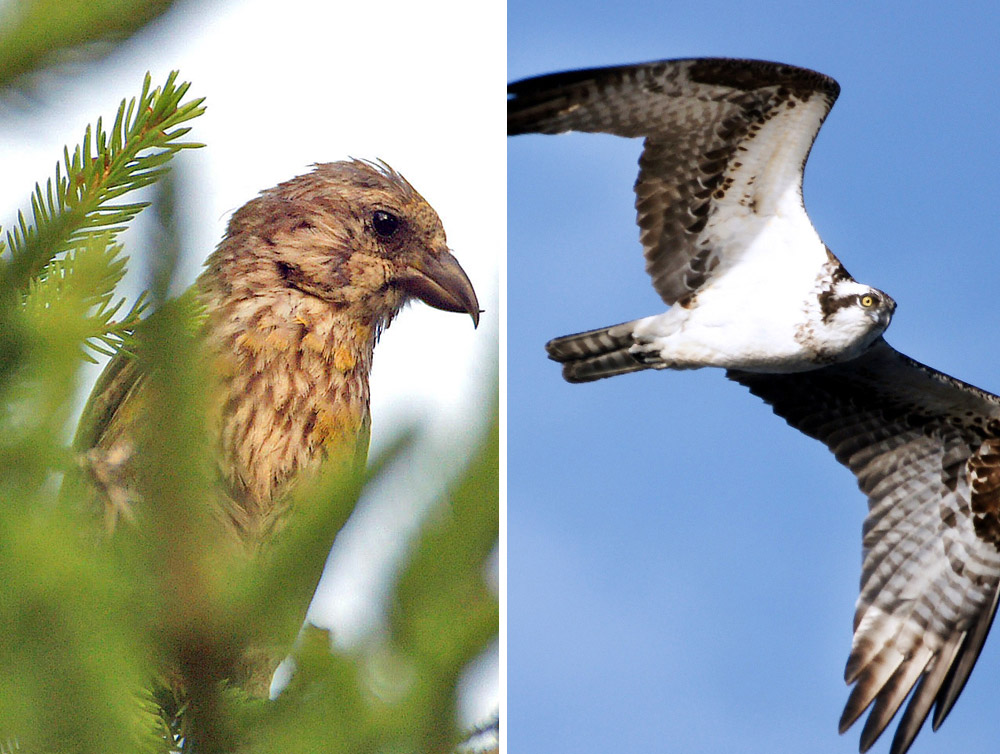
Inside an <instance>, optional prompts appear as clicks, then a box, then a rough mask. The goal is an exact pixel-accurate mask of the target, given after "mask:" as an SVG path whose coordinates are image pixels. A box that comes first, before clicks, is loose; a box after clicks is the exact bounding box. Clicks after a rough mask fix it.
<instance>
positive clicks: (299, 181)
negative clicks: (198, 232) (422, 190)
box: [208, 160, 480, 325]
mask: <svg viewBox="0 0 1000 754" xmlns="http://www.w3.org/2000/svg"><path fill="white" fill-rule="evenodd" d="M208 265H209V270H210V271H214V272H215V273H216V275H218V276H220V277H223V278H225V279H226V280H225V283H226V286H227V287H228V288H230V289H232V288H236V287H240V286H241V285H242V286H246V285H250V284H251V281H252V284H253V285H254V286H255V287H256V290H257V292H258V293H259V292H260V291H261V287H263V288H265V289H266V288H268V287H275V288H277V289H281V288H292V289H297V290H299V291H301V292H302V293H305V294H308V295H310V296H314V297H316V298H319V299H322V300H324V301H327V302H329V303H330V304H333V305H335V306H345V307H350V308H351V309H352V311H354V312H355V313H357V314H359V315H360V316H366V317H371V318H373V319H375V320H378V321H383V322H388V321H389V320H391V319H392V317H393V316H394V315H395V313H396V312H398V311H399V309H400V308H401V307H402V306H403V305H404V304H405V303H406V302H407V301H408V300H410V299H412V298H416V299H420V300H421V301H424V302H426V303H427V304H429V305H431V306H433V307H435V308H437V309H443V310H444V311H450V312H466V313H467V314H469V316H471V317H472V320H473V323H474V324H477V325H478V323H479V314H480V311H479V303H478V301H477V299H476V292H475V290H474V289H473V287H472V283H471V282H470V281H469V278H468V276H467V275H466V274H465V271H464V270H463V269H462V267H461V265H460V264H459V263H458V260H456V259H455V257H454V256H453V255H452V254H451V252H450V250H449V249H448V244H447V238H446V236H445V232H444V227H443V226H442V224H441V219H440V218H439V217H438V215H437V212H435V211H434V209H433V208H432V207H431V206H430V204H428V203H427V201H426V200H425V199H424V198H423V197H422V196H421V195H420V194H419V193H417V191H416V190H415V189H414V188H413V187H412V186H411V185H410V184H409V182H407V181H406V179H405V178H403V177H402V176H401V175H399V173H397V172H395V171H394V170H393V169H392V168H390V167H389V166H388V165H386V164H384V163H370V162H364V161H361V160H350V161H344V162H332V163H323V164H319V165H316V166H315V168H314V169H313V171H312V172H311V173H307V174H306V175H302V176H299V177H297V178H293V179H292V180H290V181H287V182H285V183H282V184H279V185H278V186H276V187H274V188H273V189H269V190H267V191H265V192H263V193H262V194H261V195H260V196H259V197H257V198H256V199H254V200H252V201H250V202H248V203H247V204H246V205H244V206H243V207H242V208H240V209H239V210H238V211H237V212H236V213H235V214H234V215H233V217H232V219H231V220H230V223H229V232H228V234H227V237H226V240H225V241H223V243H222V244H221V245H220V247H219V249H218V250H217V251H216V253H215V254H214V255H213V257H212V259H210V260H209V262H208Z"/></svg>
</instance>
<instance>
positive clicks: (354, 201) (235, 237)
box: [74, 159, 480, 544]
mask: <svg viewBox="0 0 1000 754" xmlns="http://www.w3.org/2000/svg"><path fill="white" fill-rule="evenodd" d="M190 295H191V296H193V298H194V301H195V306H194V307H192V308H200V311H201V312H202V314H201V319H202V321H203V324H201V326H200V341H201V343H202V344H203V350H204V352H205V355H206V359H207V360H208V361H209V362H210V364H211V370H210V371H211V374H212V375H213V381H214V384H213V386H212V391H211V395H212V396H213V398H212V401H211V410H210V413H211V416H210V417H206V425H207V426H206V431H207V432H208V433H209V436H210V437H211V438H212V445H213V446H214V449H215V458H216V465H217V470H218V474H217V477H218V481H219V487H220V490H221V491H222V493H223V494H222V495H221V498H220V499H221V503H222V508H223V516H222V517H223V518H224V520H225V523H226V524H227V525H228V526H229V527H230V529H231V530H232V531H233V532H234V533H235V534H236V536H237V537H238V538H240V539H242V540H243V541H245V542H248V543H254V544H257V543H260V542H261V541H263V540H264V539H266V537H267V536H268V534H269V533H270V532H271V531H272V530H273V527H274V524H275V517H276V515H277V514H278V513H279V512H280V510H281V508H280V505H279V502H280V501H281V500H282V499H283V497H285V496H286V494H287V493H288V491H289V489H290V487H291V486H292V484H293V483H294V482H295V480H296V479H298V478H300V477H301V476H302V475H303V474H305V473H309V472H311V471H314V470H315V469H316V468H318V466H319V465H320V464H321V463H322V462H324V461H327V462H333V459H336V462H338V463H341V464H344V465H348V466H350V465H355V466H356V465H358V464H359V463H363V460H364V458H365V457H366V455H367V450H368V438H369V427H370V414H369V382H368V378H369V373H370V370H371V366H372V359H373V353H374V349H375V344H376V342H377V341H378V339H379V336H380V334H381V333H382V331H383V330H384V329H385V328H386V327H388V326H389V324H390V323H391V322H392V320H393V319H394V318H395V317H396V315H397V314H398V313H399V312H400V310H401V309H402V308H403V307H404V305H406V304H407V303H408V302H409V301H412V300H420V301H423V302H425V303H427V304H429V305H430V306H432V307H434V308H437V309H441V310H444V311H447V312H461V313H466V314H468V315H469V316H471V318H472V321H473V324H474V325H478V323H479V315H480V310H479V304H478V301H477V298H476V293H475V290H474V289H473V287H472V283H471V282H470V281H469V278H468V276H467V275H466V274H465V271H464V270H463V269H462V267H461V265H460V264H459V262H458V260H457V259H456V258H455V257H454V256H453V255H452V253H451V251H450V250H449V248H448V245H447V238H446V235H445V231H444V227H443V225H442V223H441V220H440V218H439V217H438V215H437V213H436V212H435V211H434V209H433V208H432V207H431V206H430V204H428V203H427V201H426V200H425V199H424V198H423V197H422V196H421V195H420V194H419V193H418V192H417V191H416V189H414V188H413V186H412V185H411V184H410V183H409V182H408V181H407V180H406V179H405V178H404V177H403V176H402V175H400V174H399V173H397V172H396V171H395V170H393V169H392V168H391V167H390V166H388V165H387V164H385V163H383V162H368V161H364V160H356V159H352V160H345V161H340V162H331V163H321V164H317V165H315V166H314V168H313V170H312V171H311V172H309V173H306V174H304V175H300V176H298V177H295V178H292V179H291V180H288V181H286V182H284V183H281V184H279V185H277V186H275V187H274V188H270V189H267V190H265V191H262V192H261V193H260V195H259V196H257V197H255V198H254V199H251V200H250V201H249V202H247V203H246V204H244V205H243V206H242V207H240V208H239V209H238V210H236V211H235V212H234V213H233V215H232V216H231V218H230V220H229V223H228V228H227V231H226V234H225V237H224V238H223V239H222V241H221V242H220V243H219V245H218V247H217V249H216V250H215V251H214V253H212V254H211V255H210V256H209V257H208V259H207V261H206V262H205V269H204V271H203V272H202V274H201V275H200V276H199V278H198V279H197V281H196V282H195V284H194V286H193V290H192V291H191V294H190ZM154 316H155V315H154ZM139 334H140V335H141V333H139ZM144 377H145V375H144V374H143V372H142V367H141V365H140V364H139V363H138V361H137V360H136V359H135V358H133V357H132V356H131V355H130V354H129V353H126V352H124V351H121V352H119V353H118V354H117V355H116V356H115V357H114V358H113V359H112V360H111V361H110V362H109V364H108V365H107V367H106V368H105V370H104V372H103V373H102V375H101V376H100V377H99V378H98V381H97V383H96V385H95V388H94V390H93V392H92V394H91V397H90V399H89V401H88V402H87V405H86V406H85V408H84V410H83V415H82V418H81V421H80V425H79V426H80V429H79V430H78V432H77V435H76V438H75V440H74V447H75V449H76V450H77V451H78V452H80V453H81V454H83V456H84V458H85V459H86V460H85V464H86V467H87V470H88V472H89V475H90V476H91V478H92V479H93V480H94V481H95V486H96V487H97V488H98V489H99V490H101V491H102V492H103V495H102V497H103V499H104V502H105V518H106V521H107V528H108V529H109V530H113V529H114V527H115V526H116V525H117V524H118V522H119V521H120V520H121V519H122V518H128V517H129V516H130V514H131V511H132V508H133V506H134V505H135V504H136V500H135V478H134V477H135V465H136V463H137V459H136V458H135V448H134V437H133V435H134V432H135V424H136V422H137V421H138V420H139V419H138V415H139V412H140V411H141V406H142V401H143V398H142V392H143V384H144V382H145V379H144Z"/></svg>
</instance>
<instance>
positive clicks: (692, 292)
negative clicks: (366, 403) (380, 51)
mask: <svg viewBox="0 0 1000 754" xmlns="http://www.w3.org/2000/svg"><path fill="white" fill-rule="evenodd" d="M839 91H840V88H839V85H838V84H837V83H836V82H835V81H834V80H833V79H832V78H830V77H828V76H825V75H823V74H820V73H817V72H815V71H810V70H807V69H803V68H798V67H795V66H790V65H784V64H780V63H771V62H766V61H752V60H738V59H711V58H705V59H687V60H666V61H655V62H650V63H642V64H637V65H626V66H614V67H608V68H597V69H588V70H581V71H570V72H565V73H557V74H550V75H545V76H540V77H535V78H529V79H525V80H522V81H518V82H515V83H513V84H511V85H510V86H509V89H508V93H509V94H508V133H509V134H522V133H533V132H538V133H560V132H563V131H568V130H574V131H590V132H604V133H611V134H616V135H619V136H626V137H638V136H643V137H645V146H644V150H643V153H642V156H641V158H640V171H639V177H638V180H637V182H636V186H635V189H636V209H637V213H638V224H639V227H640V239H641V242H642V246H643V249H644V251H645V257H646V266H647V271H648V272H649V273H650V275H651V277H652V279H653V285H654V288H655V289H656V290H657V292H658V293H659V294H660V296H661V297H662V298H663V299H664V301H665V302H666V303H667V304H669V305H670V306H671V309H669V310H668V311H667V313H666V314H661V315H656V316H653V317H648V318H645V319H640V320H636V321H634V322H629V323H625V324H622V325H617V326H613V327H610V328H603V329H599V330H592V331H589V332H585V333H581V334H578V335H570V336H567V337H563V338H556V339H554V340H552V341H550V342H549V343H548V344H547V346H546V348H547V350H548V353H549V356H550V358H552V359H554V360H556V361H558V362H561V363H562V364H563V376H564V377H565V378H566V379H567V380H568V381H570V382H587V381H591V380H596V379H601V378H605V377H610V376H614V375H617V374H622V373H627V372H633V371H638V370H641V369H645V368H649V367H653V368H674V369H687V368H698V367H702V366H717V367H722V368H724V369H725V370H726V375H727V377H728V378H729V379H730V380H733V381H735V382H737V383H739V384H742V385H744V386H746V387H747V388H749V389H750V391H751V393H753V394H754V395H756V396H758V397H760V398H761V399H763V400H764V401H765V402H766V403H768V404H769V405H770V406H771V407H772V409H773V410H774V412H775V413H776V414H777V415H778V416H780V417H782V418H784V419H785V420H786V421H787V422H788V424H789V425H790V426H792V427H794V428H796V429H798V430H800V431H801V432H803V433H805V434H806V435H808V436H810V437H813V438H815V439H818V440H819V441H821V442H822V443H823V444H825V445H826V446H827V447H828V448H829V449H830V450H831V451H832V452H833V453H834V456H835V458H836V459H837V461H838V462H839V463H841V464H842V465H844V466H846V467H847V468H848V469H849V470H850V471H851V472H852V473H853V474H854V476H855V477H856V479H857V482H858V485H859V487H860V489H861V491H862V492H863V493H864V494H865V496H866V497H867V499H868V515H867V518H866V520H865V522H864V526H863V539H862V550H863V557H862V574H861V583H860V595H859V598H858V601H857V604H856V608H855V616H854V635H853V639H852V645H851V650H850V653H849V656H848V661H847V664H846V667H845V674H844V677H845V680H846V682H847V683H848V684H849V685H852V686H853V688H852V689H851V692H850V694H849V697H848V701H847V703H846V705H845V708H844V711H843V714H842V716H841V719H840V726H839V727H840V732H841V733H844V732H845V731H846V730H847V729H849V728H850V727H851V726H852V725H853V724H854V722H856V721H857V720H858V719H859V718H860V717H861V716H862V715H863V714H864V713H865V711H866V710H869V709H870V712H869V714H868V717H867V719H866V721H865V724H864V726H863V729H862V732H861V737H860V750H861V751H862V752H864V751H867V750H868V749H869V748H870V747H871V746H872V745H873V744H874V743H875V741H876V740H877V739H878V738H879V736H880V735H881V734H882V733H883V732H884V731H885V730H886V728H887V727H888V726H889V725H890V723H891V722H892V719H893V717H894V716H895V715H896V713H897V712H898V711H899V709H900V708H901V707H902V705H903V703H904V702H905V701H906V699H907V696H908V695H909V702H908V703H907V704H906V707H905V709H904V711H903V714H902V717H901V719H900V722H899V723H898V725H897V728H896V732H895V734H894V737H893V740H892V743H891V745H890V751H891V752H892V754H904V753H905V752H906V751H907V750H908V749H909V748H910V746H911V744H912V743H913V741H914V739H915V738H916V736H917V734H918V733H919V731H920V729H921V727H922V726H923V723H924V722H925V720H926V718H927V717H928V715H929V714H930V712H931V708H932V707H933V710H934V711H933V718H932V720H933V728H934V729H935V730H936V729H937V728H938V727H939V726H940V725H941V724H942V723H943V722H944V720H945V718H946V717H947V716H948V714H949V712H950V711H951V709H952V708H953V706H954V704H955V702H956V700H957V699H958V696H959V694H960V693H961V691H962V689H963V688H964V686H965V683H966V681H967V679H968V677H969V674H970V673H971V671H972V669H973V666H974V665H975V662H976V659H977V658H978V656H979V653H980V651H981V649H982V646H983V642H984V641H985V639H986V636H987V634H988V632H989V629H990V626H991V624H992V621H993V617H994V615H995V613H996V608H997V601H998V595H1000V398H998V397H997V396H996V395H993V394H991V393H989V392H986V391H984V390H981V389H979V388H976V387H974V386H972V385H969V384H967V383H964V382H962V381H960V380H957V379H955V378H953V377H950V376H948V375H946V374H944V373H942V372H940V371H938V370H936V369H933V368H932V367H929V366H926V365H923V364H921V363H919V362H917V361H915V360H913V359H911V358H909V357H908V356H905V355H904V354H901V353H899V352H898V351H896V350H895V349H894V348H893V347H892V346H891V345H889V343H888V342H887V341H886V339H885V337H884V333H885V330H886V328H887V327H888V326H889V323H890V321H891V317H892V314H893V313H894V311H895V302H894V301H893V300H892V299H891V298H890V297H889V296H888V295H886V294H884V293H883V292H882V291H879V290H877V289H866V288H865V287H864V286H863V285H861V284H859V283H857V282H856V281H854V280H853V278H851V277H850V276H849V275H848V274H847V273H846V271H845V270H844V268H843V266H842V265H840V263H839V262H838V261H837V260H836V258H835V257H834V256H833V254H832V252H830V251H829V250H828V249H827V248H826V247H825V245H823V244H822V242H821V241H820V240H819V237H818V235H817V234H816V232H815V230H814V229H813V228H812V224H811V223H810V222H809V220H808V216H807V214H806V212H805V208H804V205H803V202H802V177H803V171H804V169H805V163H806V159H807V158H808V155H809V152H810V150H811V147H812V143H813V141H814V139H815V137H816V134H817V133H818V131H819V128H820V126H821V125H822V123H823V121H824V119H825V118H826V116H827V114H828V113H829V111H830V108H831V107H832V106H833V103H834V101H835V99H836V97H837V95H838V94H839ZM810 276H811V277H810ZM866 317H867V318H868V320H867V321H866ZM713 328H714V329H713ZM805 333H808V337H805V338H803V337H800V335H801V334H805ZM796 344H797V345H798V348H797V347H796ZM817 346H818V347H817ZM911 692H912V693H911Z"/></svg>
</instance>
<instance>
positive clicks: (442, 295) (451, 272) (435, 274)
mask: <svg viewBox="0 0 1000 754" xmlns="http://www.w3.org/2000/svg"><path fill="white" fill-rule="evenodd" d="M400 284H401V285H402V287H403V288H404V290H406V291H407V292H408V293H410V295H412V296H414V297H416V298H419V299H420V300H421V301H423V302H424V303H426V304H428V305H429V306H433V307H434V308H435V309H441V310H443V311H446V312H465V313H466V314H468V315H469V316H470V317H472V324H473V326H475V327H479V315H480V314H482V313H483V310H482V309H480V308H479V301H478V300H477V298H476V291H475V289H474V288H473V287H472V282H471V281H470V280H469V277H468V276H467V275H466V274H465V270H463V269H462V266H461V265H460V264H459V263H458V260H457V259H455V257H454V256H452V255H451V254H450V253H449V252H442V253H440V254H437V255H434V256H430V255H427V256H424V257H422V258H421V259H420V261H419V263H418V264H417V265H410V266H409V267H408V268H407V274H406V275H405V276H404V277H403V278H402V280H401V283H400Z"/></svg>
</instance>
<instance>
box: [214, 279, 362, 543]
mask: <svg viewBox="0 0 1000 754" xmlns="http://www.w3.org/2000/svg"><path fill="white" fill-rule="evenodd" d="M206 327H207V329H208V332H207V338H206V342H207V343H209V344H210V347H211V350H212V356H213V359H214V360H215V363H216V366H217V373H218V375H219V381H220V390H219V395H220V398H219V400H218V402H217V415H216V421H215V422H214V424H215V425H216V426H217V428H218V443H219V449H220V469H221V471H222V474H223V476H224V477H225V480H226V482H227V484H228V487H229V489H230V494H231V497H232V498H233V502H234V506H235V507H234V511H233V517H234V523H236V525H237V527H238V528H242V529H244V530H249V531H250V532H251V533H252V531H253V530H254V529H256V528H259V527H267V526H269V525H270V523H272V522H271V521H269V520H268V519H270V518H271V517H272V516H273V515H274V509H275V503H276V501H277V500H278V499H279V498H280V497H281V495H282V494H283V493H284V492H285V490H286V487H287V482H288V481H289V480H290V478H291V477H293V476H294V475H296V474H298V473H299V472H303V471H308V470H310V469H313V468H315V467H317V466H318V465H319V461H321V460H322V459H329V461H330V462H337V463H339V464H343V465H344V466H345V468H348V467H351V468H353V467H354V464H356V463H358V462H359V461H363V459H364V457H365V455H366V453H367V446H368V422H369V418H368V406H369V392H368V375H369V372H370V370H371V363H372V354H373V350H374V347H375V341H376V340H377V337H378V332H379V329H380V327H381V322H376V321H373V320H370V319H369V320H367V321H366V320H365V319H364V318H359V317H358V316H357V313H356V312H353V311H351V310H348V309H343V308H336V307H333V306H331V305H330V304H327V303H325V302H323V301H320V300H319V299H316V298H314V297H311V296H306V295H302V294H300V293H298V292H295V291H279V292H276V293H274V294H270V295H257V296H246V297H232V298H230V299H229V300H227V301H225V303H224V304H223V305H222V306H220V307H217V308H215V309H214V310H213V312H212V314H211V315H210V317H209V320H208V322H207V323H206ZM240 517H246V520H240Z"/></svg>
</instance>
